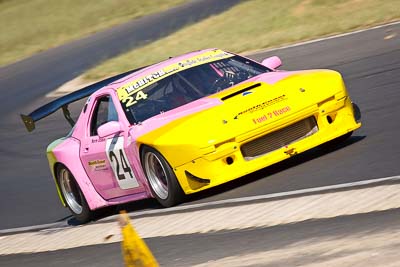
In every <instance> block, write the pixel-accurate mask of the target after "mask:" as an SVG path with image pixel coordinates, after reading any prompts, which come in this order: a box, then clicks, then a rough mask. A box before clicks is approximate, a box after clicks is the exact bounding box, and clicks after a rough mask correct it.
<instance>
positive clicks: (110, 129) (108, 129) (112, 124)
mask: <svg viewBox="0 0 400 267" xmlns="http://www.w3.org/2000/svg"><path fill="white" fill-rule="evenodd" d="M121 131H122V130H121V124H119V122H118V121H109V122H107V123H104V124H103V125H101V126H100V127H99V128H97V134H98V135H99V137H101V138H103V137H106V136H110V135H115V134H117V133H120V132H121Z"/></svg>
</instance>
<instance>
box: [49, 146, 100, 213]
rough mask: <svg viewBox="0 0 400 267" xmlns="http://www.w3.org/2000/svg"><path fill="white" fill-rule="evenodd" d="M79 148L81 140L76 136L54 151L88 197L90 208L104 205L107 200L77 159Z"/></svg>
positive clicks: (58, 159)
mask: <svg viewBox="0 0 400 267" xmlns="http://www.w3.org/2000/svg"><path fill="white" fill-rule="evenodd" d="M79 149H80V144H79V141H78V140H76V139H75V138H68V139H66V140H65V141H64V142H62V143H61V144H59V145H58V146H57V147H56V148H55V149H54V150H53V153H54V156H55V157H56V158H57V161H58V162H62V163H63V164H64V165H65V166H66V167H67V168H68V170H69V171H70V172H71V173H72V175H73V176H74V177H75V180H76V181H77V183H78V184H79V187H80V189H81V190H82V192H83V194H84V195H85V197H86V200H87V202H88V205H89V207H90V209H91V210H94V209H97V208H100V207H104V206H106V205H108V203H107V201H106V200H104V199H103V198H102V197H101V196H100V195H99V194H98V193H97V191H96V189H95V188H94V187H93V184H92V182H91V181H90V179H89V177H88V176H87V175H86V172H85V170H84V168H83V166H82V164H81V161H80V160H79V159H77V155H79Z"/></svg>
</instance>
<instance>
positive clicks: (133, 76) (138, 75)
mask: <svg viewBox="0 0 400 267" xmlns="http://www.w3.org/2000/svg"><path fill="white" fill-rule="evenodd" d="M215 49H216V48H209V49H203V50H198V51H193V52H189V53H186V54H183V55H180V56H176V57H171V58H169V59H167V60H164V61H161V62H159V63H155V64H152V65H150V66H148V67H145V68H143V69H140V70H139V71H136V72H134V73H131V74H128V75H127V76H125V77H123V78H121V79H119V80H117V81H115V82H112V83H110V84H109V85H108V86H105V88H107V89H110V88H112V89H114V90H117V89H118V88H119V87H121V86H123V85H124V84H126V83H129V82H131V81H133V80H135V79H138V78H141V77H143V76H145V75H148V74H151V73H153V72H155V71H159V70H160V69H162V68H164V67H167V66H169V65H171V64H174V63H177V62H180V61H182V60H185V59H187V58H191V57H193V56H196V55H199V54H202V53H204V52H207V51H212V50H215ZM105 88H104V89H105Z"/></svg>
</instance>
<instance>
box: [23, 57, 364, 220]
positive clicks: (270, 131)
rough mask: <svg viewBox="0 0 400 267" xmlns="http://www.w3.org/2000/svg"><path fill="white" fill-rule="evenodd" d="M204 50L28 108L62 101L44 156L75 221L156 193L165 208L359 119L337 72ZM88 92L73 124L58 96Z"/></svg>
mask: <svg viewBox="0 0 400 267" xmlns="http://www.w3.org/2000/svg"><path fill="white" fill-rule="evenodd" d="M281 64H282V63H281V60H280V59H279V58H278V57H276V56H275V57H270V58H267V59H265V60H263V61H262V63H258V62H256V61H253V60H251V59H249V58H246V57H243V56H240V55H237V54H234V53H230V52H226V51H222V50H220V49H207V50H201V51H195V52H191V53H188V54H185V55H181V56H178V57H173V58H169V59H167V60H165V61H163V62H160V63H157V64H154V65H151V66H147V67H144V68H141V69H136V70H132V71H129V72H126V73H123V74H120V75H117V76H114V77H111V78H108V79H106V80H104V81H101V82H98V83H96V84H94V85H91V86H88V87H85V88H83V89H80V90H78V91H75V92H73V93H71V94H69V95H66V96H63V97H61V98H59V99H56V100H54V101H53V102H50V103H48V104H46V105H44V106H42V107H40V108H38V109H37V110H35V111H33V112H32V113H30V114H29V115H21V117H22V120H23V122H24V123H25V126H26V128H27V129H28V131H32V130H33V129H34V128H35V122H36V121H38V120H40V119H42V118H44V117H46V116H48V115H50V114H51V113H53V112H55V111H56V110H58V109H62V111H63V113H64V116H65V118H66V119H67V121H69V122H70V124H71V125H72V130H71V131H70V132H69V133H68V134H67V135H66V136H65V137H62V138H60V139H58V140H56V141H54V142H52V143H51V144H50V145H49V146H48V148H47V157H48V161H49V166H50V170H51V173H52V175H53V177H54V180H55V184H56V188H57V190H58V193H59V196H60V199H61V202H62V204H63V205H64V206H66V207H68V208H69V209H70V211H71V213H72V214H73V215H74V216H75V217H76V219H78V220H79V221H81V222H86V221H89V220H90V219H91V218H92V215H93V213H94V211H96V210H97V209H99V208H101V207H105V206H110V205H117V204H121V203H126V202H130V201H135V200H139V199H144V198H156V199H157V201H158V202H159V203H160V204H161V205H162V206H165V207H170V206H173V205H176V204H178V203H180V202H181V201H183V197H184V196H185V195H186V194H192V193H195V192H199V191H201V190H205V189H208V188H211V187H215V186H217V185H220V184H223V183H226V182H228V181H231V180H233V179H237V178H239V177H242V176H244V175H246V174H249V173H252V172H255V171H257V170H260V169H262V168H265V167H267V166H269V165H272V164H274V163H277V162H279V161H282V160H285V159H288V158H290V157H293V156H295V155H297V154H298V153H301V152H304V151H306V150H309V149H311V148H314V147H317V146H319V145H321V144H324V143H327V142H330V141H332V140H338V138H339V139H340V140H344V139H345V138H347V137H349V136H350V135H351V134H352V132H353V131H354V130H356V129H357V128H359V127H360V126H361V122H360V110H359V108H358V107H357V105H355V104H354V103H352V101H351V100H350V97H349V95H348V93H347V91H346V88H345V84H344V82H343V79H342V77H341V75H340V74H339V73H338V72H336V71H332V70H303V71H279V70H277V68H278V67H280V66H281ZM85 97H87V100H86V103H85V104H84V106H83V108H82V111H81V113H80V115H79V118H78V119H77V120H76V122H75V121H74V120H73V119H72V118H71V116H70V113H69V110H68V104H70V103H72V102H75V101H77V100H80V99H83V98H85Z"/></svg>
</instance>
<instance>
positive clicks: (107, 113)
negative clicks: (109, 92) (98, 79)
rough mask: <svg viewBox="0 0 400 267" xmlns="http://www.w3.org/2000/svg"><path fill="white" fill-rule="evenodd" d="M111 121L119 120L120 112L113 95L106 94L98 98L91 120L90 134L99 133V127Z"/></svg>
mask: <svg viewBox="0 0 400 267" xmlns="http://www.w3.org/2000/svg"><path fill="white" fill-rule="evenodd" d="M109 121H118V113H117V110H116V109H115V106H114V103H113V101H112V99H111V97H110V96H104V97H101V98H99V99H98V100H97V103H96V107H95V109H94V112H93V115H92V119H91V122H90V135H91V136H96V135H98V134H97V129H98V128H99V127H100V126H101V125H103V124H104V123H107V122H109Z"/></svg>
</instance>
